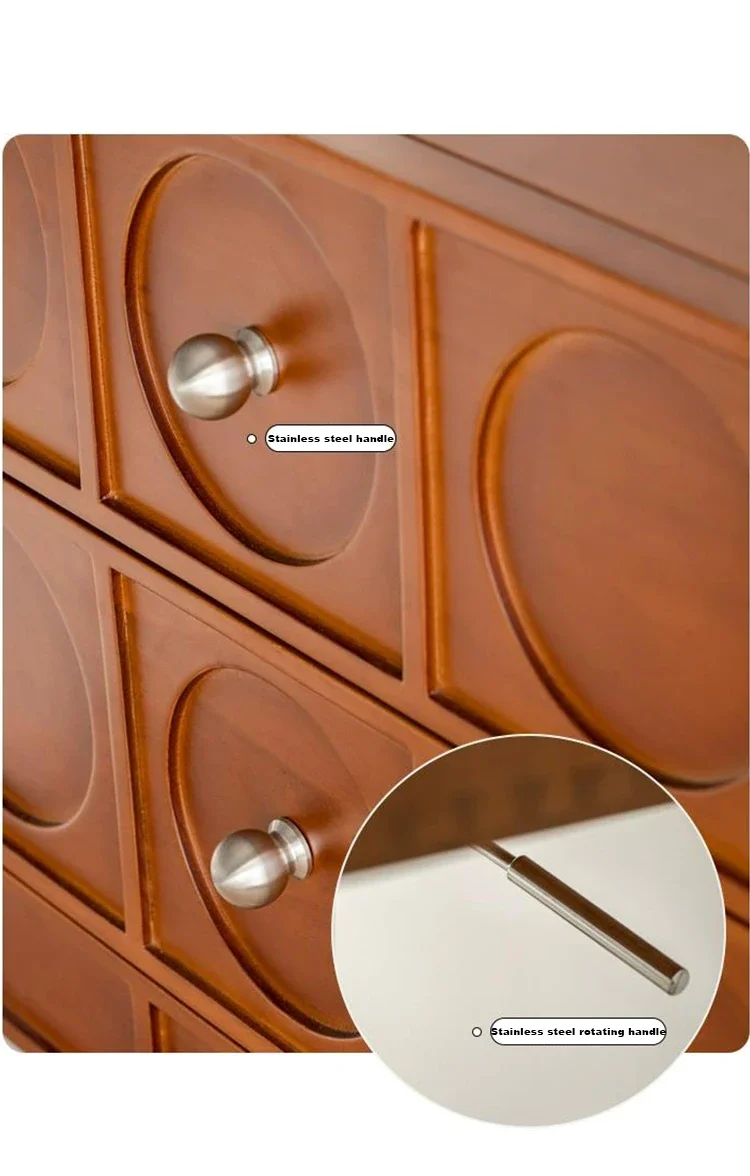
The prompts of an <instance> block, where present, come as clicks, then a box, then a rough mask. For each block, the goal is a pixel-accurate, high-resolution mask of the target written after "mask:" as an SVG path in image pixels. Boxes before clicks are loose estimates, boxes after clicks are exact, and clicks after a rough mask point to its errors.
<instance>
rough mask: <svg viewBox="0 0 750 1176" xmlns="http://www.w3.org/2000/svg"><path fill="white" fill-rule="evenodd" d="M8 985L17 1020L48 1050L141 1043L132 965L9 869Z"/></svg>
mask: <svg viewBox="0 0 750 1176" xmlns="http://www.w3.org/2000/svg"><path fill="white" fill-rule="evenodd" d="M3 984H4V1004H5V1013H6V1016H7V1018H8V1021H9V1022H10V1025H11V1026H13V1025H14V1024H15V1025H16V1026H17V1027H18V1028H19V1029H20V1030H21V1031H25V1032H26V1033H27V1034H28V1035H29V1036H31V1037H35V1038H36V1039H37V1043H38V1045H39V1046H40V1048H43V1049H49V1050H62V1051H65V1052H69V1051H75V1052H78V1051H84V1052H97V1053H99V1052H103V1053H127V1052H130V1051H132V1050H134V1049H136V1048H137V1045H136V1043H137V1030H136V1022H135V1009H134V1004H133V992H132V989H131V986H130V983H129V978H128V971H127V966H126V965H125V964H123V963H122V962H121V961H120V960H119V959H118V958H117V956H115V955H113V954H112V953H111V952H108V951H107V950H106V948H103V947H102V946H101V945H100V944H99V943H97V941H96V940H95V939H92V938H91V936H90V935H87V934H86V933H85V932H84V931H81V930H79V929H78V928H77V927H76V926H75V924H73V923H71V922H69V921H68V920H67V919H66V918H64V916H62V915H60V914H58V913H57V911H55V910H54V909H53V908H52V907H50V906H48V905H47V903H46V902H44V901H43V900H42V899H41V898H37V897H36V895H34V894H32V892H31V891H30V890H27V889H26V887H25V886H22V885H21V884H20V883H19V882H16V880H15V879H14V878H12V877H10V876H9V875H8V874H6V875H5V876H4V886H3ZM11 1036H12V1030H11Z"/></svg>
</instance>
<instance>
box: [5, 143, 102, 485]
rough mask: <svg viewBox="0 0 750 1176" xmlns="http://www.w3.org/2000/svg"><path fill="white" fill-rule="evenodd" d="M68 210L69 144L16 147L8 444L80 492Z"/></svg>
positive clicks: (9, 196)
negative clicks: (65, 247) (71, 484)
mask: <svg viewBox="0 0 750 1176" xmlns="http://www.w3.org/2000/svg"><path fill="white" fill-rule="evenodd" d="M62 198H64V199H62ZM72 207H73V174H72V159H71V155H70V145H69V141H68V140H67V139H66V138H65V137H63V136H50V135H34V136H31V135H22V136H20V137H19V138H16V139H11V140H10V142H9V143H8V144H6V147H5V151H4V152H3V341H4V342H3V388H4V404H5V407H4V432H5V440H6V441H7V442H8V443H9V444H11V445H13V446H14V447H15V448H16V449H20V450H21V451H22V452H23V453H25V454H27V455H28V456H29V457H32V458H34V459H35V460H36V461H39V462H41V463H42V464H43V465H45V466H47V467H48V468H49V469H51V470H53V472H55V473H56V474H59V475H60V476H62V477H64V478H65V479H66V480H67V481H69V482H73V483H74V484H77V483H78V480H79V472H78V435H77V428H76V411H75V401H74V395H73V361H74V356H73V348H74V347H80V345H81V343H82V342H83V340H84V337H85V327H84V324H83V321H82V316H81V315H80V314H78V315H76V306H78V307H80V301H79V302H76V294H77V295H78V299H79V300H80V285H81V275H80V264H79V265H78V266H76V258H75V256H74V253H73V254H71V251H70V245H71V243H72V242H73V236H72V235H74V234H75V220H74V218H72V223H71V218H70V217H68V219H66V213H68V212H69V210H70V209H71V208H72ZM66 245H67V246H68V255H67V256H66V255H65V254H64V246H66Z"/></svg>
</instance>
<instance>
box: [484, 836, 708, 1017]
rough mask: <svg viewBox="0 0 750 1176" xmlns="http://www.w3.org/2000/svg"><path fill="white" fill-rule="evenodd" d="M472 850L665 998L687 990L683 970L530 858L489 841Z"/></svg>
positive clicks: (688, 977) (679, 965)
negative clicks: (503, 871) (636, 973)
mask: <svg viewBox="0 0 750 1176" xmlns="http://www.w3.org/2000/svg"><path fill="white" fill-rule="evenodd" d="M472 849H476V850H477V852H478V853H482V854H484V856H485V857H488V858H490V860H491V861H493V862H495V864H496V865H498V866H500V867H501V868H502V869H503V870H505V873H506V876H507V877H508V878H509V880H510V881H511V882H514V883H515V884H516V886H520V888H521V890H525V891H526V893H527V894H530V895H532V897H533V898H537V899H538V900H539V902H543V903H544V905H545V906H547V907H549V908H550V910H552V911H554V912H555V914H557V915H561V916H562V918H563V919H566V920H567V922H568V923H572V925H573V926H574V927H577V928H578V930H579V931H583V933H584V935H588V936H589V938H590V939H593V940H595V942H596V943H598V944H600V945H601V946H602V947H604V948H606V949H607V951H609V952H611V953H612V955H614V956H617V958H618V960H622V962H623V963H624V964H628V965H629V966H630V967H631V968H634V969H635V971H636V972H639V973H640V974H641V976H645V978H646V979H647V980H650V981H651V983H652V984H656V986H657V987H658V988H661V989H662V991H664V992H666V993H667V994H668V995H669V996H676V995H677V993H678V992H683V991H684V990H685V989H686V988H687V986H688V982H689V980H690V973H689V972H688V970H687V968H683V967H682V965H681V964H678V963H676V962H675V961H674V960H671V959H670V958H669V956H667V955H664V953H663V952H661V951H659V949H658V948H656V947H654V946H653V944H651V943H648V942H647V941H646V940H645V939H641V937H640V935H636V933H635V932H634V931H631V930H630V928H629V927H625V926H624V925H623V924H622V923H619V922H618V921H617V919H613V918H612V916H611V915H608V914H607V912H606V911H603V910H602V909H601V907H598V906H595V905H594V903H593V902H589V900H588V899H587V898H584V897H583V895H582V894H579V893H578V891H577V890H573V889H572V888H571V887H570V886H566V885H565V883H564V882H561V881H560V879H559V878H556V877H555V875H554V874H550V873H548V871H547V870H544V869H542V867H541V866H538V865H537V864H536V862H533V861H532V860H531V858H527V857H524V856H523V855H520V856H516V855H514V854H512V853H509V852H508V851H507V850H506V849H503V848H502V846H501V845H495V843H494V842H492V841H488V842H487V843H485V844H482V845H473V846H472Z"/></svg>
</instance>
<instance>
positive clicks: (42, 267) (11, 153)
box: [3, 140, 47, 384]
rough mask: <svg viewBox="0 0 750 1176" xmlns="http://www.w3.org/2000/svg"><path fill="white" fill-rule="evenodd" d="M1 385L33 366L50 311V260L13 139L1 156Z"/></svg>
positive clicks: (26, 177)
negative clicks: (48, 281) (48, 271)
mask: <svg viewBox="0 0 750 1176" xmlns="http://www.w3.org/2000/svg"><path fill="white" fill-rule="evenodd" d="M3 292H4V293H3V384H11V383H13V381H15V380H17V379H18V377H19V376H21V375H22V374H23V372H24V371H25V370H26V368H27V367H29V366H30V364H31V363H32V362H33V360H34V357H35V355H36V353H37V351H38V350H39V346H40V344H41V341H42V334H43V332H44V321H45V317H46V313H47V258H46V254H45V248H44V237H43V234H42V224H41V219H40V216H39V209H38V207H37V202H36V198H35V196H34V192H33V190H32V187H31V181H30V179H29V174H28V172H27V170H26V164H25V163H24V161H23V157H22V155H21V152H20V150H19V147H18V145H17V143H16V142H15V141H14V140H11V142H10V143H8V144H7V146H6V148H5V151H4V156H3Z"/></svg>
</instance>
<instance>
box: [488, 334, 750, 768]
mask: <svg viewBox="0 0 750 1176" xmlns="http://www.w3.org/2000/svg"><path fill="white" fill-rule="evenodd" d="M746 481H747V471H746V468H745V462H744V458H743V455H742V453H741V451H740V448H739V446H738V444H737V442H736V441H735V440H734V439H733V438H732V437H731V435H730V434H729V433H728V432H727V431H726V430H725V428H724V426H723V424H722V422H721V421H720V420H719V418H718V417H717V416H716V414H715V412H714V411H713V410H712V409H711V408H710V406H709V405H708V404H707V403H706V402H705V400H704V399H703V397H702V395H701V393H700V391H699V390H698V389H697V388H695V387H692V386H691V385H690V384H689V383H688V382H687V381H686V380H685V379H684V378H683V377H682V376H680V375H678V374H677V373H675V372H674V371H672V370H671V369H670V368H669V367H667V366H666V365H665V364H664V363H663V362H661V361H660V360H657V359H656V358H654V357H652V356H651V355H649V354H648V353H646V352H645V351H643V350H640V349H637V348H636V347H634V346H632V345H630V344H629V343H626V342H625V341H622V340H620V339H617V338H615V337H613V336H608V335H605V334H598V333H596V332H593V331H590V332H589V331H567V332H562V333H559V334H556V335H553V336H550V337H548V338H547V339H545V340H542V341H540V342H538V343H536V344H535V345H533V346H532V347H530V348H529V349H528V350H527V351H526V352H525V353H524V354H523V355H522V356H521V357H520V358H519V359H518V360H517V362H516V363H515V364H514V365H513V366H512V367H511V368H510V369H509V371H508V372H507V373H506V375H505V376H504V378H502V379H501V381H500V383H499V384H498V386H497V387H496V389H495V392H494V394H493V397H492V399H491V402H490V406H489V410H488V413H487V415H486V418H485V421H484V426H483V433H482V437H481V441H480V458H479V494H480V503H481V514H482V521H483V526H484V532H485V539H486V543H487V548H488V553H489V557H490V561H491V563H492V566H493V569H494V572H495V577H496V581H497V584H498V587H499V590H500V592H501V594H502V596H503V598H504V601H505V603H506V605H507V607H508V608H509V610H510V612H511V614H512V616H513V618H514V620H515V623H516V626H517V628H518V630H519V632H520V634H521V636H522V637H523V639H524V642H525V644H526V646H527V649H528V650H529V652H530V653H531V655H532V657H533V659H534V661H535V663H536V665H537V668H538V669H539V671H540V672H541V673H542V675H543V676H544V678H545V680H546V682H547V683H548V685H549V686H550V687H551V689H552V690H553V691H554V693H555V694H556V695H557V697H558V698H559V699H560V700H561V701H562V702H563V704H564V705H566V707H567V708H568V709H569V711H570V712H571V713H572V715H573V717H574V718H576V719H577V720H578V721H579V722H580V723H581V724H582V725H583V726H584V727H585V728H586V729H587V730H588V731H589V733H590V734H591V735H592V736H593V737H594V738H595V739H597V740H598V741H600V742H603V743H604V744H605V745H609V746H610V747H613V748H614V749H615V750H620V751H622V752H623V753H624V754H626V755H628V756H629V757H631V758H633V759H636V760H638V761H640V762H641V763H643V764H644V765H645V766H647V767H651V768H652V769H653V770H655V771H657V772H659V773H661V774H663V775H665V776H666V777H669V778H671V779H673V780H677V781H681V782H684V783H693V784H706V783H712V782H718V781H721V780H727V779H732V778H735V777H736V776H738V775H739V774H740V773H742V771H743V770H744V766H745V762H746V752H747V731H746V714H747V673H746V660H745V649H746V646H747V641H746V639H745V638H744V637H743V634H744V633H745V632H746V624H747V622H746V618H747V592H746V583H747V577H746V567H747V541H746V535H747V486H746Z"/></svg>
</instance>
